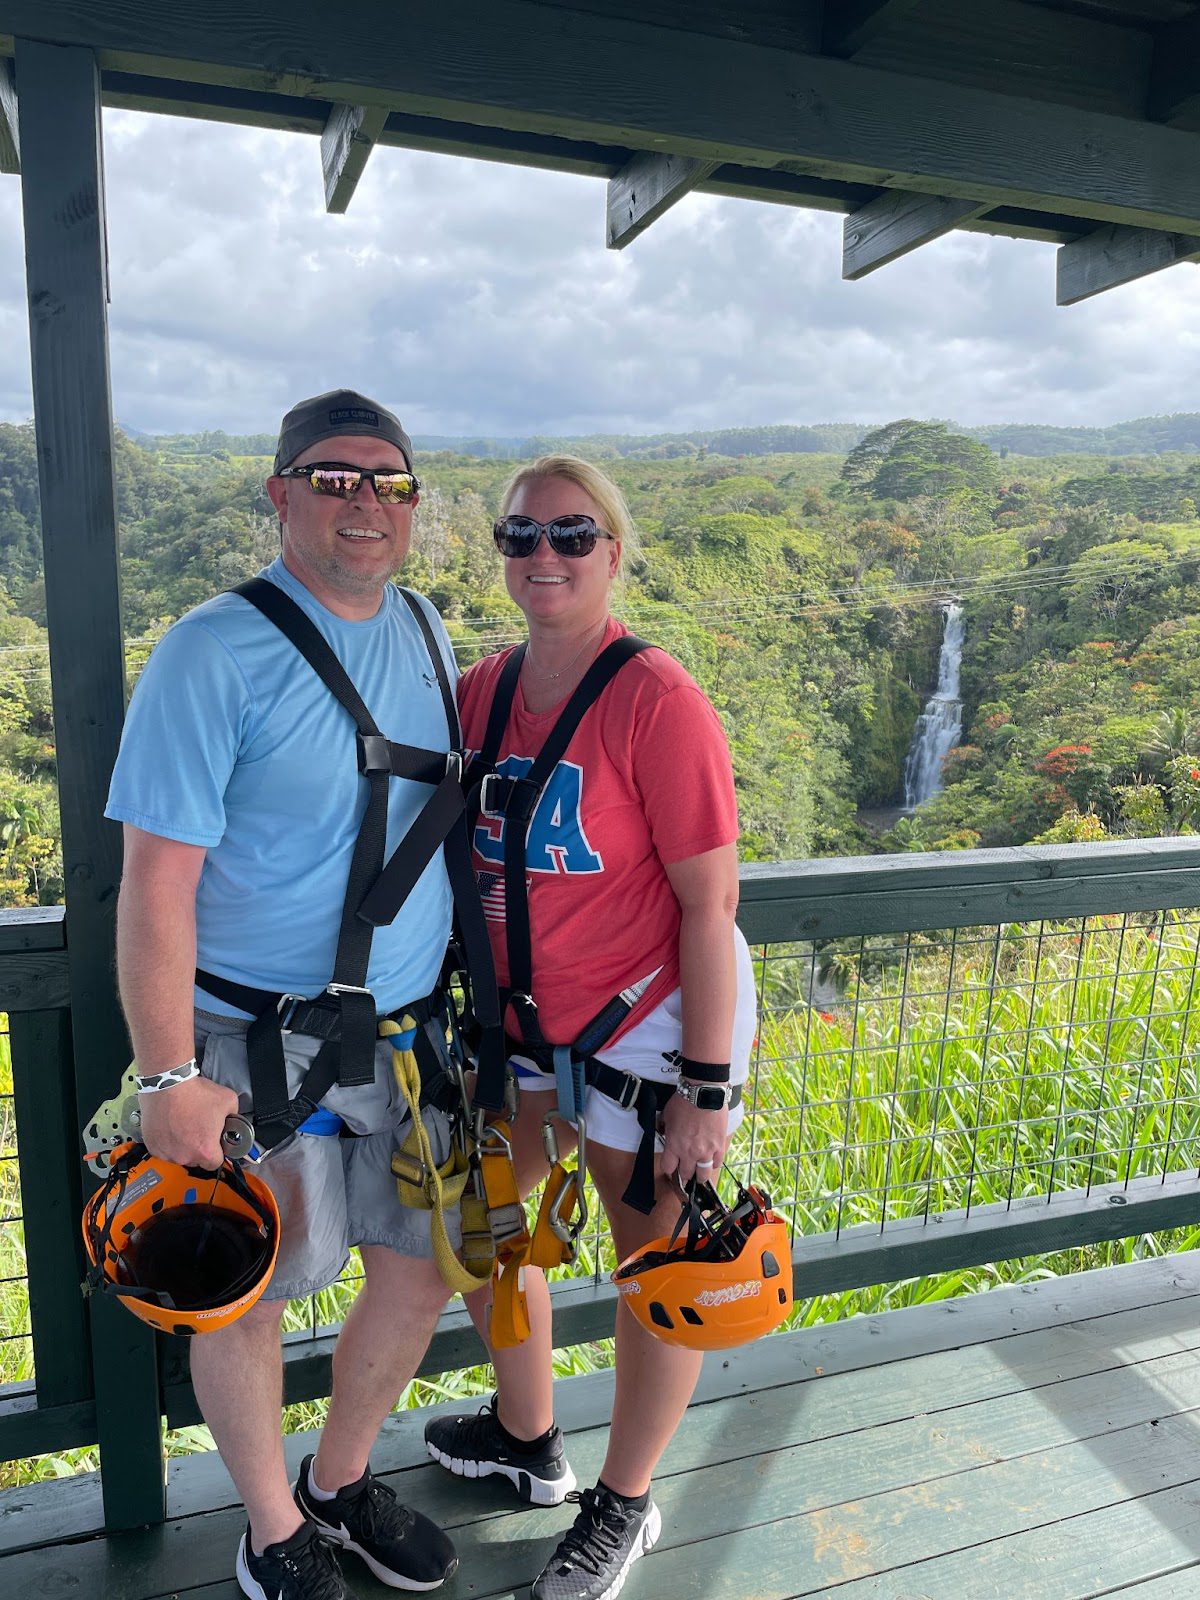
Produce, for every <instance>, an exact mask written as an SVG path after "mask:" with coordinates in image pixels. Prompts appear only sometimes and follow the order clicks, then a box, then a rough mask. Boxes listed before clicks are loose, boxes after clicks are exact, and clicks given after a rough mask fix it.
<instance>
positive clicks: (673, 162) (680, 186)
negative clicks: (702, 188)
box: [605, 150, 717, 250]
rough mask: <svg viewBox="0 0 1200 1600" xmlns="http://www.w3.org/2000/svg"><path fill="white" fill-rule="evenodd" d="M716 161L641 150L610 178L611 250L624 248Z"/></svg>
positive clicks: (608, 235) (608, 234)
mask: <svg viewBox="0 0 1200 1600" xmlns="http://www.w3.org/2000/svg"><path fill="white" fill-rule="evenodd" d="M716 165H717V163H716V162H715V161H697V160H695V159H694V158H693V157H691V156H672V155H659V154H657V153H654V152H651V151H648V150H647V151H640V152H639V153H638V154H637V155H636V156H634V157H633V158H632V160H630V161H628V162H626V164H625V166H623V167H622V168H621V170H620V172H618V173H617V175H616V176H615V177H613V178H610V179H609V181H608V223H607V227H606V230H605V238H606V242H607V244H608V248H609V249H610V250H623V249H624V248H625V246H626V245H627V244H632V242H633V241H634V240H635V239H636V238H637V236H638V234H639V233H643V232H644V231H645V230H646V229H647V228H648V227H649V226H650V224H651V223H652V222H655V221H657V219H658V218H659V217H661V216H662V214H663V212H664V211H669V210H670V209H671V207H672V206H673V205H674V204H675V202H676V201H677V200H682V199H683V197H684V195H685V194H688V193H689V192H690V191H691V190H692V189H694V188H695V187H696V185H697V184H698V183H701V182H702V181H703V180H704V179H705V178H707V177H709V176H710V174H711V173H712V172H713V171H714V169H715V168H716Z"/></svg>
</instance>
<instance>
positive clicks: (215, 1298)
mask: <svg viewBox="0 0 1200 1600" xmlns="http://www.w3.org/2000/svg"><path fill="white" fill-rule="evenodd" d="M83 1243H84V1248H85V1249H86V1251H87V1255H88V1260H89V1261H90V1263H91V1269H90V1271H89V1272H88V1275H87V1280H86V1283H85V1286H84V1287H85V1289H87V1290H89V1291H90V1290H93V1289H102V1290H106V1291H108V1292H109V1293H112V1294H115V1295H116V1296H117V1298H118V1299H119V1300H120V1302H121V1304H122V1305H124V1306H127V1307H128V1308H129V1310H130V1311H132V1312H133V1314H134V1316H135V1317H140V1318H141V1319H142V1321H143V1322H148V1323H149V1324H150V1326H151V1327H152V1328H157V1329H158V1330H159V1332H160V1333H182V1334H193V1333H212V1332H214V1331H215V1330H216V1329H217V1328H224V1327H227V1326H228V1325H229V1323H231V1322H236V1321H237V1319H238V1318H239V1317H240V1316H241V1315H242V1314H243V1313H244V1312H246V1311H249V1309H250V1307H251V1306H252V1305H253V1304H254V1303H255V1301H256V1300H257V1299H258V1298H259V1296H260V1295H261V1294H262V1292H263V1290H264V1289H265V1288H266V1286H267V1283H268V1282H269V1280H270V1277H271V1273H272V1271H273V1270H274V1267H275V1257H276V1255H277V1254H278V1251H279V1208H278V1206H277V1205H276V1204H275V1196H274V1195H273V1194H272V1193H271V1191H270V1189H269V1188H268V1187H267V1185H266V1184H265V1183H264V1182H263V1181H262V1179H261V1178H259V1177H257V1176H256V1175H255V1174H253V1173H250V1172H245V1171H243V1170H242V1168H241V1166H240V1165H239V1164H238V1163H235V1162H232V1161H226V1162H225V1163H224V1165H223V1166H222V1167H221V1168H220V1169H219V1170H218V1171H217V1172H202V1171H201V1170H200V1169H199V1168H197V1167H181V1166H177V1165H176V1163H175V1162H173V1161H162V1160H160V1159H159V1158H158V1157H157V1156H152V1155H150V1153H149V1152H148V1151H147V1149H146V1147H145V1145H142V1144H127V1145H124V1146H122V1147H121V1149H119V1150H116V1151H114V1152H113V1155H112V1158H111V1161H110V1164H109V1168H108V1176H107V1177H106V1179H105V1182H104V1184H103V1187H101V1188H99V1189H97V1190H96V1192H95V1194H94V1195H92V1197H91V1199H90V1200H89V1201H88V1202H87V1204H86V1205H85V1206H84V1208H83Z"/></svg>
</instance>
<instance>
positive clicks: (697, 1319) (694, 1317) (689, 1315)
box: [679, 1306, 704, 1328]
mask: <svg viewBox="0 0 1200 1600" xmlns="http://www.w3.org/2000/svg"><path fill="white" fill-rule="evenodd" d="M679 1311H680V1315H681V1316H682V1317H683V1320H684V1321H685V1322H690V1323H691V1325H692V1327H693V1328H702V1327H703V1326H704V1318H703V1317H702V1316H701V1315H700V1313H699V1312H698V1311H694V1310H693V1309H692V1307H691V1306H680V1308H679Z"/></svg>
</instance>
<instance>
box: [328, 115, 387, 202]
mask: <svg viewBox="0 0 1200 1600" xmlns="http://www.w3.org/2000/svg"><path fill="white" fill-rule="evenodd" d="M387 116H388V114H387V112H386V111H385V110H384V109H383V108H382V107H381V106H334V107H333V109H332V111H330V113H329V120H328V122H326V124H325V131H324V132H323V133H322V134H321V171H322V172H323V174H324V176H325V209H326V211H335V212H343V211H345V209H346V207H347V206H348V205H349V204H350V197H351V195H352V194H353V193H354V191H355V189H357V187H358V180H359V179H360V178H361V177H362V175H363V169H364V168H365V167H366V164H367V157H368V156H369V155H370V154H371V151H372V150H373V149H374V147H375V144H376V142H377V140H378V138H379V135H380V134H381V133H382V132H383V125H384V123H385V122H386V121H387Z"/></svg>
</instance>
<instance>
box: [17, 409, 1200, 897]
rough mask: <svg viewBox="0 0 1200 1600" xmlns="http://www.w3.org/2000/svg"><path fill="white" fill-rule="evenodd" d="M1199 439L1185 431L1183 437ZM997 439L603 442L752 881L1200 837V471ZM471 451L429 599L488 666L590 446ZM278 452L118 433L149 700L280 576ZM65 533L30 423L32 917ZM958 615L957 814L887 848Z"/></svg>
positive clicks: (433, 488) (25, 775) (449, 474)
mask: <svg viewBox="0 0 1200 1600" xmlns="http://www.w3.org/2000/svg"><path fill="white" fill-rule="evenodd" d="M1195 420H1196V419H1192V421H1191V422H1189V420H1188V419H1185V418H1181V419H1174V421H1172V422H1171V428H1177V431H1179V430H1181V432H1180V439H1182V438H1183V436H1184V435H1187V434H1188V430H1189V428H1191V427H1192V423H1193V422H1194V421H1195ZM1135 431H1136V429H1135ZM1193 431H1194V430H1193ZM981 433H986V430H972V431H971V432H968V431H967V430H959V429H955V428H954V427H953V426H952V425H949V424H945V423H940V422H919V421H915V420H913V419H911V418H907V419H901V420H900V421H897V422H895V423H890V424H888V425H887V426H886V427H883V428H877V429H874V430H871V431H869V432H868V431H866V430H861V429H857V430H855V429H848V430H842V433H841V435H840V436H839V437H838V438H837V439H836V440H835V439H834V437H833V435H832V434H831V433H830V432H829V430H825V431H822V430H820V429H815V430H811V435H810V432H809V431H807V430H795V429H793V430H787V429H767V430H743V431H739V430H726V431H724V432H720V431H713V432H710V433H708V434H704V435H701V434H696V435H689V436H686V437H684V436H673V438H669V437H668V436H662V437H661V438H660V439H658V440H647V439H638V440H635V439H632V438H627V439H623V440H621V439H616V440H612V439H610V440H600V439H594V440H590V441H584V442H583V444H582V445H579V446H578V447H579V448H583V449H585V453H588V454H591V455H593V456H596V457H599V458H603V459H604V460H605V462H606V465H607V468H608V470H610V471H611V472H612V473H613V475H614V476H615V478H616V479H617V481H618V482H619V483H620V484H621V486H622V488H623V489H624V491H625V493H626V494H627V496H628V498H629V500H630V503H631V506H632V508H633V511H634V514H635V517H636V520H637V523H638V525H639V528H640V530H641V533H642V536H643V542H644V553H643V557H642V559H641V561H640V562H639V563H638V564H636V565H635V567H634V569H633V571H632V572H631V574H630V577H629V579H628V582H627V585H626V587H625V588H624V590H623V591H622V593H621V594H620V595H619V597H618V602H617V604H618V610H619V612H620V614H622V615H623V616H624V617H626V619H627V620H628V621H629V622H630V624H631V626H633V627H634V628H635V629H636V630H637V631H639V632H641V633H642V634H644V635H646V636H647V637H649V638H651V639H654V640H657V641H659V642H661V643H662V644H663V645H664V646H665V647H666V648H668V649H670V650H672V651H673V652H674V653H675V654H676V655H677V656H678V657H679V659H680V660H681V661H682V662H683V663H684V665H685V666H686V667H687V668H688V670H689V671H690V672H692V674H693V675H694V676H695V677H696V678H697V680H698V681H699V682H700V684H701V686H702V687H703V688H704V689H705V690H706V691H707V692H708V693H709V694H710V695H711V696H712V698H713V700H714V703H715V704H716V705H717V708H718V710H719V712H720V714H721V716H722V718H723V720H724V724H725V727H726V730H727V732H728V735H729V740H730V746H731V749H732V752H733V758H734V767H735V775H736V779H737V785H738V796H739V804H740V809H741V820H742V829H743V844H742V848H743V853H744V854H745V855H746V856H747V857H750V858H755V859H761V860H768V859H781V858H782V859H788V858H793V857H797V856H804V855H808V854H838V853H847V852H851V853H852V852H858V851H863V850H868V849H873V848H897V849H899V848H904V849H910V848H914V847H921V848H935V849H954V848H969V847H970V845H971V843H972V842H974V841H976V840H978V842H980V843H981V844H983V845H985V846H990V845H1000V844H1016V843H1022V842H1025V841H1028V840H1031V839H1034V838H1037V837H1041V836H1044V835H1046V834H1047V833H1048V832H1049V831H1050V830H1053V829H1055V828H1058V827H1059V826H1060V819H1063V818H1066V819H1067V820H1066V821H1064V822H1062V823H1061V828H1062V829H1063V830H1065V832H1064V833H1063V835H1062V836H1067V834H1068V833H1069V832H1070V830H1071V829H1073V828H1076V829H1077V828H1080V827H1082V828H1084V829H1086V828H1088V827H1091V826H1092V823H1091V822H1089V821H1088V820H1087V819H1088V817H1089V816H1093V817H1095V818H1096V819H1098V823H1099V825H1100V826H1102V827H1103V829H1104V830H1105V832H1106V833H1107V834H1109V835H1120V834H1135V835H1138V836H1146V835H1149V834H1150V833H1152V832H1154V831H1180V830H1183V829H1190V828H1192V827H1193V826H1197V825H1198V823H1200V816H1198V815H1197V812H1196V808H1195V805H1194V795H1193V791H1192V784H1193V782H1194V780H1192V779H1191V778H1190V777H1189V776H1188V774H1189V773H1190V770H1191V768H1190V766H1188V767H1184V766H1183V765H1181V764H1180V758H1184V757H1186V758H1187V759H1188V760H1189V761H1190V760H1191V758H1192V757H1194V756H1195V755H1196V753H1197V751H1198V750H1200V697H1198V695H1197V688H1196V686H1197V683H1198V682H1200V526H1198V525H1197V524H1196V522H1195V520H1194V518H1195V507H1196V503H1197V499H1198V498H1200V460H1198V459H1197V458H1196V457H1195V456H1194V455H1180V456H1175V457H1170V456H1166V455H1162V456H1156V457H1154V458H1151V459H1138V458H1136V457H1132V456H1130V457H1125V458H1123V459H1121V460H1120V461H1115V460H1114V461H1107V462H1105V461H1089V462H1081V459H1080V456H1079V455H1078V454H1064V455H1062V456H1061V457H1054V456H1042V457H1041V458H1037V459H1035V458H1034V457H1032V456H1028V455H1027V456H1026V457H1025V458H1024V459H1021V460H1020V461H1017V460H1016V459H1015V458H1014V457H1012V456H1010V457H1009V458H1007V459H1006V460H1005V462H1004V464H1003V471H1002V470H1001V466H1000V463H999V462H998V460H997V458H996V456H995V455H994V454H993V453H992V452H991V450H989V449H988V448H987V447H986V445H984V444H981V443H980V442H979V438H980V435H981ZM1168 435H1170V429H1169V428H1168V429H1167V430H1166V432H1165V433H1163V434H1162V438H1163V439H1164V440H1165V439H1166V438H1167V437H1168ZM987 436H988V437H989V438H990V439H992V440H993V442H994V440H995V438H997V437H999V435H996V434H988V435H987ZM1051 436H1052V438H1051V442H1052V443H1053V444H1054V447H1055V448H1062V449H1064V450H1067V449H1074V445H1073V444H1072V443H1071V442H1070V440H1067V441H1066V442H1064V441H1063V440H1062V439H1060V438H1059V435H1058V434H1057V433H1055V432H1054V431H1053V430H1049V433H1048V434H1047V437H1051ZM1039 437H1041V435H1039ZM1072 437H1073V436H1072ZM1172 437H1173V435H1172ZM1189 437H1190V435H1189ZM1018 442H1019V443H1022V444H1023V445H1024V446H1025V447H1026V448H1027V449H1029V450H1033V449H1034V448H1035V447H1036V448H1041V446H1040V445H1039V444H1038V439H1035V438H1032V437H1030V438H1024V437H1022V439H1021V440H1017V439H1016V437H1015V436H1014V437H1010V438H1009V439H1008V447H1009V448H1016V445H1017V443H1018ZM446 443H450V442H449V441H446ZM454 443H455V448H453V449H449V448H448V449H442V450H439V451H437V452H436V453H423V454H421V455H420V457H419V463H418V465H419V471H420V474H421V477H422V479H423V480H424V482H425V485H426V488H425V490H424V493H423V496H422V503H421V506H420V508H419V510H418V513H417V518H416V524H415V536H414V546H413V551H412V555H411V557H410V560H409V564H408V567H407V569H406V572H405V579H406V581H408V582H411V583H413V584H415V585H416V586H417V587H419V588H422V589H423V590H424V591H425V592H426V593H428V594H429V595H430V596H431V598H432V599H433V601H434V603H435V604H436V605H437V606H438V607H439V609H440V610H441V612H442V614H443V616H444V617H445V619H446V622H447V626H448V628H449V630H450V634H451V637H452V639H453V641H454V644H455V648H456V650H457V652H458V654H459V658H460V660H461V661H462V662H463V664H464V665H465V664H468V663H469V662H471V661H473V660H475V659H477V658H478V657H479V656H480V655H482V654H484V653H486V652H488V651H490V650H494V649H497V648H499V647H501V646H503V645H505V644H508V643H510V642H512V641H513V640H515V639H517V638H518V637H520V635H521V632H522V624H521V619H520V617H519V614H518V613H517V611H516V609H515V608H514V606H513V605H512V602H511V601H510V600H509V598H508V596H507V594H506V592H505V589H504V582H503V571H502V563H501V561H500V559H499V558H498V556H497V555H496V553H495V549H494V546H493V544H492V540H491V536H490V524H491V518H492V515H493V513H494V510H495V508H496V506H497V504H498V502H499V498H500V495H501V492H502V489H503V486H504V483H505V481H506V479H507V478H508V476H509V474H510V472H511V470H512V466H513V459H512V458H511V457H515V456H517V455H519V454H521V453H524V451H525V445H526V444H527V445H529V447H530V448H533V447H534V446H536V447H537V448H539V449H544V448H548V447H552V446H556V445H559V444H563V443H568V441H560V440H551V439H545V440H539V441H524V442H518V443H520V444H521V449H520V450H519V451H518V450H517V448H516V446H515V445H514V446H513V449H512V451H511V455H510V459H503V458H502V456H501V455H500V454H499V453H497V452H496V451H493V450H491V446H492V445H493V444H495V443H496V441H491V442H489V441H474V442H472V443H471V444H470V446H469V448H467V447H464V445H463V443H462V442H461V441H458V442H454ZM1043 443H1045V440H1043ZM817 446H820V448H819V449H818V448H817ZM271 447H272V441H271V440H270V439H269V438H267V437H266V436H243V437H234V436H227V435H223V434H217V433H212V434H207V435H194V436H186V437H185V436H176V437H174V438H171V439H163V440H140V441H135V440H130V439H126V438H124V437H123V436H122V437H119V438H118V441H117V479H118V492H119V510H120V520H121V540H122V583H123V595H124V606H125V615H126V624H127V634H128V637H127V648H126V660H127V672H128V676H129V680H130V682H131V683H132V682H134V681H136V678H137V674H138V673H139V672H140V670H141V667H142V665H143V664H144V662H145V660H146V657H147V655H148V654H149V651H150V649H151V648H152V647H153V644H154V643H155V642H156V640H157V639H158V638H160V637H161V635H162V632H163V630H164V629H165V628H166V627H167V626H168V624H169V622H170V621H171V620H172V619H173V618H174V617H176V616H178V615H179V614H180V613H181V612H182V611H184V610H186V609H187V608H188V607H190V606H192V605H194V604H196V603H198V602H199V601H201V600H203V599H205V598H207V597H208V596H209V595H210V594H212V593H214V592H216V591H217V590H219V589H222V588H226V587H228V586H229V585H230V584H232V583H235V582H237V581H239V580H240V579H242V578H244V577H246V576H248V575H249V574H250V573H252V572H254V571H256V570H257V569H258V568H259V567H261V566H262V565H264V564H265V563H266V562H267V561H269V560H270V559H271V558H272V556H273V555H274V554H275V552H276V551H277V549H278V528H277V526H276V523H275V519H274V516H273V514H272V512H271V508H270V505H269V502H268V501H267V499H266V496H265V494H264V492H263V487H262V480H263V474H264V472H265V471H266V470H267V469H268V468H269V452H270V449H271ZM477 447H478V449H477ZM573 447H575V446H574V445H573ZM1160 447H1161V446H1159V445H1156V446H1154V448H1160ZM830 448H840V449H842V450H848V451H849V454H848V455H847V456H845V457H844V458H843V457H839V456H835V455H831V454H829V453H828V451H829V449H830ZM1193 448H1194V447H1193ZM489 451H490V452H491V453H489ZM751 452H754V453H753V454H752V453H751ZM1002 480H1003V481H1002ZM37 516H38V508H37V472H36V453H35V449H34V441H33V435H32V429H31V428H29V427H28V426H24V427H14V426H0V774H7V775H8V777H10V778H11V779H12V780H13V783H14V785H16V787H14V789H13V791H12V795H11V797H10V799H11V808H12V809H11V811H10V813H9V815H10V817H11V818H15V819H17V825H16V826H15V828H14V830H13V833H12V837H10V839H9V840H8V843H7V846H6V848H7V850H8V856H7V863H6V866H5V869H4V871H5V876H4V880H3V883H0V902H4V901H5V900H7V903H27V902H28V901H30V900H31V899H38V898H45V896H46V895H47V894H48V893H55V892H57V889H56V885H57V876H56V873H57V870H58V869H57V868H56V866H55V861H54V857H53V855H52V854H51V855H49V856H48V855H47V854H46V853H45V851H44V850H43V849H42V846H41V844H39V843H38V841H45V840H49V841H50V843H51V845H53V840H54V837H55V834H56V826H55V822H54V810H53V806H52V784H53V780H54V776H55V760H54V735H53V725H52V715H51V700H50V687H49V676H48V671H47V650H46V634H45V615H44V594H43V588H42V582H41V571H40V555H39V539H38V531H37ZM956 594H957V595H959V596H960V597H961V600H962V603H963V607H964V614H965V622H966V645H965V655H964V660H963V674H962V680H963V697H964V732H963V737H962V742H961V744H960V746H959V748H958V749H957V750H956V751H954V752H952V753H951V755H950V756H949V758H948V759H947V761H946V763H945V769H944V772H943V782H944V788H943V790H942V793H941V794H939V795H938V796H936V797H935V799H933V800H932V801H931V802H930V803H929V804H928V805H927V806H926V807H925V808H924V809H923V811H922V813H921V815H920V816H919V817H916V818H913V819H909V820H908V821H906V822H905V823H904V825H903V826H900V827H899V828H898V829H893V831H892V833H891V834H885V835H884V836H883V838H882V839H881V840H879V841H878V842H876V841H874V840H873V839H872V838H871V837H870V836H869V835H868V834H867V833H866V832H865V831H864V829H863V827H862V826H861V825H860V824H859V822H858V820H857V816H856V812H857V809H858V808H859V807H867V808H879V807H886V806H889V805H893V804H895V803H897V801H898V799H899V797H900V793H901V790H902V774H903V767H904V760H905V756H906V754H907V751H908V748H909V746H910V743H911V739H912V732H913V727H914V724H915V722H916V719H917V716H918V714H919V712H920V710H921V707H922V705H923V703H924V701H925V699H926V698H927V696H928V695H929V693H930V692H931V689H932V686H933V682H934V678H935V676H936V662H937V655H938V645H939V639H940V630H941V615H942V608H943V605H944V601H945V598H946V597H947V596H951V595H956ZM1084 747H1086V749H1085V748H1084ZM1072 752H1073V754H1072ZM1172 762H1175V763H1176V764H1175V765H1174V766H1172V764H1171V763H1172ZM22 786H23V787H22ZM1072 816H1076V817H1078V818H1079V819H1081V820H1080V821H1079V822H1078V823H1077V822H1074V821H1072V820H1071V818H1072ZM2 829H3V823H2V822H0V832H2ZM1053 836H1054V837H1058V836H1059V835H1057V834H1056V835H1053ZM1072 836H1074V835H1072ZM0 844H3V840H2V839H0Z"/></svg>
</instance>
